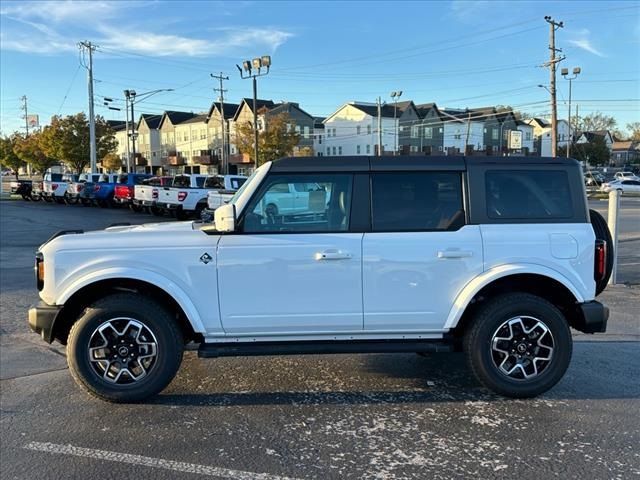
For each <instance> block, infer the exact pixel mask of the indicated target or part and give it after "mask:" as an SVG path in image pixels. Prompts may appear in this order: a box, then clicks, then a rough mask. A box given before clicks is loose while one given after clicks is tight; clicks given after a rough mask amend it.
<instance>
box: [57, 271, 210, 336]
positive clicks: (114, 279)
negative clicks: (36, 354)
mask: <svg viewBox="0 0 640 480" xmlns="http://www.w3.org/2000/svg"><path fill="white" fill-rule="evenodd" d="M160 284H161V283H160ZM158 285H159V282H152V281H149V279H141V278H135V277H130V276H123V275H116V274H113V275H103V276H101V277H99V278H91V279H88V280H85V281H83V282H82V283H81V284H74V285H72V286H71V287H69V288H68V289H67V290H65V292H64V293H63V294H62V295H61V296H60V298H59V299H58V300H57V301H56V303H57V304H58V305H63V307H62V309H61V311H60V314H59V315H58V317H57V318H56V322H55V324H54V326H53V330H52V336H53V338H55V339H57V340H58V341H60V342H61V343H62V344H66V341H67V337H68V335H69V331H70V330H71V327H72V325H73V324H74V323H75V321H76V320H77V319H78V317H79V316H80V314H81V313H82V311H83V310H84V309H85V308H86V307H87V306H89V305H91V304H92V303H93V302H95V301H96V300H97V299H99V298H103V297H105V296H107V295H110V294H113V293H117V292H135V293H139V294H141V295H144V296H148V297H149V298H152V299H153V300H154V301H156V302H158V303H159V304H160V305H162V306H163V307H165V308H166V309H167V310H168V311H170V312H171V313H172V314H174V315H175V319H176V323H177V324H178V326H179V327H180V329H181V330H182V333H183V336H184V338H185V340H186V341H191V340H199V339H201V337H202V333H204V327H203V325H202V322H201V319H200V316H199V315H198V313H197V310H196V309H195V306H194V305H193V304H192V303H191V301H190V300H189V299H188V298H187V297H186V295H185V294H184V292H179V291H178V287H177V286H175V285H169V288H167V286H164V285H163V287H160V286H158Z"/></svg>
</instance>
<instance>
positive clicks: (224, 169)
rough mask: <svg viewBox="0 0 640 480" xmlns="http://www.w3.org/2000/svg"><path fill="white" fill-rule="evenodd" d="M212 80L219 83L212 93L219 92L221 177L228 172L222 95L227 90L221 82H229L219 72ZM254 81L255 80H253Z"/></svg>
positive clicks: (212, 75)
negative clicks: (216, 80) (214, 79)
mask: <svg viewBox="0 0 640 480" xmlns="http://www.w3.org/2000/svg"><path fill="white" fill-rule="evenodd" d="M211 77H212V78H217V79H218V80H219V81H220V88H214V89H213V91H214V92H220V123H221V124H222V159H221V160H222V164H221V165H220V166H221V167H222V173H223V175H227V174H228V173H229V172H228V168H229V167H228V158H227V157H228V155H227V137H226V133H225V130H226V128H225V127H226V126H225V120H226V119H225V118H224V94H225V92H226V91H227V90H225V89H224V88H223V83H222V82H223V81H224V80H229V77H225V76H224V75H223V74H222V72H220V75H214V74H213V73H212V74H211ZM254 80H255V79H254ZM253 108H254V110H255V108H256V107H255V105H254V106H253Z"/></svg>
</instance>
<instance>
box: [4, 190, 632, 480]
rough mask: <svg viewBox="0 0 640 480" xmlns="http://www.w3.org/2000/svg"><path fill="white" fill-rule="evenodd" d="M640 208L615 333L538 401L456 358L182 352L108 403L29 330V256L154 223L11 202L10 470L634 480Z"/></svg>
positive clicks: (7, 290) (628, 232) (576, 359)
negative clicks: (477, 377)
mask: <svg viewBox="0 0 640 480" xmlns="http://www.w3.org/2000/svg"><path fill="white" fill-rule="evenodd" d="M592 206H594V207H597V208H602V207H605V208H606V204H604V203H596V202H592ZM638 219H640V202H635V201H633V200H623V225H622V231H623V234H624V235H623V237H622V238H623V242H622V243H621V246H620V255H621V263H624V264H625V265H624V266H622V265H621V267H620V280H621V281H623V282H626V283H627V285H621V286H617V287H613V288H610V289H608V290H607V291H606V292H605V293H604V294H603V295H602V297H603V299H604V301H605V302H607V303H609V304H610V305H611V306H612V308H613V312H612V317H611V320H610V328H609V333H608V334H607V335H602V336H586V335H575V337H574V339H575V342H576V343H575V348H574V355H573V360H572V363H571V366H570V368H569V371H568V372H567V374H566V376H565V378H564V379H563V380H562V381H561V382H560V383H559V384H558V386H556V387H555V388H554V389H552V390H551V391H549V392H548V393H547V394H545V395H543V396H541V397H539V398H537V399H534V400H526V401H524V400H508V399H504V398H501V397H498V396H495V395H493V394H491V393H490V392H488V391H487V390H485V389H483V388H481V387H479V386H478V385H477V384H476V383H475V381H474V380H473V379H472V378H471V375H470V373H469V371H468V370H467V368H466V366H465V364H464V358H463V357H462V355H461V354H438V355H433V356H431V357H428V358H422V357H418V356H416V355H359V356H357V355H336V356H291V357H258V358H225V359H215V360H199V359H197V358H195V355H194V354H193V353H188V354H187V355H186V357H185V360H184V362H183V365H182V369H181V371H180V373H179V374H178V376H177V378H176V379H175V380H174V382H173V383H172V384H171V385H170V386H169V388H168V389H167V390H166V391H165V392H164V393H163V394H161V395H159V396H158V397H157V398H156V399H155V400H154V401H152V402H150V403H146V404H140V405H111V404H107V403H103V402H100V401H98V400H95V399H92V398H90V397H88V396H87V395H85V394H84V393H83V392H81V391H80V390H79V389H78V388H77V387H76V386H75V384H74V383H73V381H72V379H71V377H70V375H69V373H68V372H67V371H66V365H65V359H64V350H63V349H62V348H61V347H60V346H56V345H55V344H54V345H52V346H48V345H46V344H45V343H43V342H42V341H41V340H40V339H39V337H38V336H36V335H34V334H31V333H29V330H28V328H27V326H26V322H25V313H26V308H27V306H28V305H29V304H30V303H32V302H34V301H35V300H36V298H37V295H36V291H35V288H34V281H33V269H32V265H33V253H34V251H35V248H36V247H37V245H39V244H40V243H42V242H43V241H44V240H46V239H47V238H48V237H49V236H50V235H51V234H52V233H53V232H55V231H56V230H60V229H69V228H85V229H92V228H103V227H105V226H108V225H109V224H111V223H116V222H130V223H144V222H150V221H156V219H155V218H154V217H150V216H146V215H140V214H133V213H130V212H128V211H125V210H101V209H94V208H83V207H67V206H60V205H48V204H42V203H40V204H30V203H25V202H22V201H0V286H1V289H0V378H1V379H2V380H0V440H1V442H0V477H1V478H3V479H12V478H20V479H22V478H25V479H26V478H28V479H33V478H56V479H58V478H80V477H81V478H98V477H102V478H131V477H133V476H136V477H137V478H154V479H164V478H166V479H174V478H185V479H186V478H198V477H202V476H210V477H214V478H231V479H265V480H278V479H283V478H297V479H312V478H313V479H333V478H335V479H338V478H340V479H342V478H381V479H382V478H384V479H387V478H389V479H395V478H398V479H399V478H419V479H424V478H447V479H448V478H522V479H529V478H531V479H534V478H535V479H538V478H549V477H559V478H581V479H589V478H632V477H634V476H639V475H640V448H639V447H638V445H640V419H639V418H640V416H639V415H638V413H637V412H638V411H640V373H639V370H638V367H637V366H638V364H639V362H640V343H638V340H640V321H639V320H638V316H637V312H638V311H639V310H640V275H639V274H638V270H640V268H639V267H638V263H637V262H640V258H639V256H638V252H639V251H640V248H638V243H639V242H640V222H638ZM634 263H635V265H634ZM596 339H599V341H596Z"/></svg>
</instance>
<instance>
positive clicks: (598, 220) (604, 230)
mask: <svg viewBox="0 0 640 480" xmlns="http://www.w3.org/2000/svg"><path fill="white" fill-rule="evenodd" d="M589 219H590V221H591V226H592V227H593V233H594V234H595V236H596V240H604V241H605V242H606V243H607V259H606V260H607V265H606V273H605V275H604V278H602V279H601V280H599V281H596V295H600V294H601V293H602V292H603V291H604V289H605V288H607V284H608V283H609V278H610V277H611V272H612V271H613V260H614V256H615V252H614V247H613V239H612V238H611V232H610V231H609V226H608V225H607V222H606V220H605V219H604V217H603V216H602V215H600V214H599V213H598V212H597V211H595V210H589Z"/></svg>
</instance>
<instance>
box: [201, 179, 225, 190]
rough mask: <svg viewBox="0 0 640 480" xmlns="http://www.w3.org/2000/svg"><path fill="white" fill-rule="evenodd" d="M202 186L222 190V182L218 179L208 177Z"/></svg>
mask: <svg viewBox="0 0 640 480" xmlns="http://www.w3.org/2000/svg"><path fill="white" fill-rule="evenodd" d="M204 186H205V187H206V188H218V189H224V180H223V179H222V178H220V177H209V178H207V179H206V180H205V182H204Z"/></svg>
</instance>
